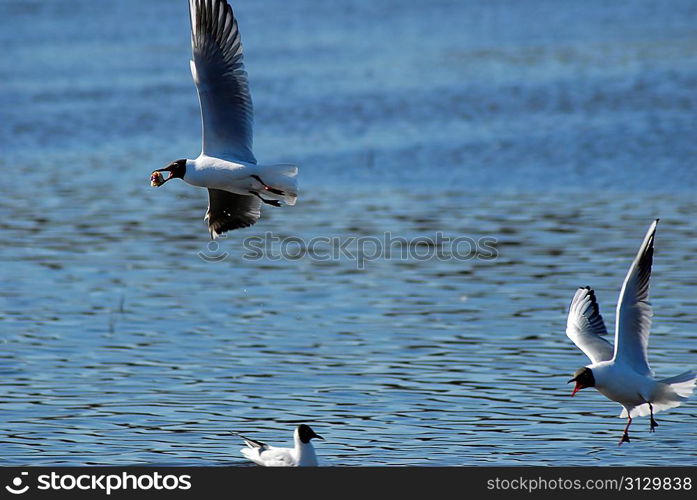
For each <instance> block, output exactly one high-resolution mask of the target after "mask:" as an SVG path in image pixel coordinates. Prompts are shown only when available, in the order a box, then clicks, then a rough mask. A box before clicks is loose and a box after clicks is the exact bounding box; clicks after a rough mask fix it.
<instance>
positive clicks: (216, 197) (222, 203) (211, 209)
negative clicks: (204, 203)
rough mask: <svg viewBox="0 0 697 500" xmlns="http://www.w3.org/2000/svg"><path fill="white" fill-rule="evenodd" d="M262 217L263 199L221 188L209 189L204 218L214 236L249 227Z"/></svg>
mask: <svg viewBox="0 0 697 500" xmlns="http://www.w3.org/2000/svg"><path fill="white" fill-rule="evenodd" d="M259 217H261V200H260V199H259V198H257V197H256V196H252V195H249V196H245V195H243V194H234V193H229V192H227V191H223V190H221V189H209V190H208V211H207V212H206V216H205V217H204V220H206V221H208V230H209V231H210V233H211V236H212V237H213V238H217V237H218V236H220V235H221V234H223V233H224V232H226V231H230V230H231V229H238V228H240V227H249V226H251V225H252V224H254V223H255V222H256V221H258V220H259Z"/></svg>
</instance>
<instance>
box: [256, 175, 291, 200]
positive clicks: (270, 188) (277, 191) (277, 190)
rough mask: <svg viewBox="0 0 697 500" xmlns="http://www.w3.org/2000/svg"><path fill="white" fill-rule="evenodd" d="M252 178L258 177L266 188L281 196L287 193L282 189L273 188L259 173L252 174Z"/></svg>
mask: <svg viewBox="0 0 697 500" xmlns="http://www.w3.org/2000/svg"><path fill="white" fill-rule="evenodd" d="M250 177H251V178H252V179H256V180H257V181H259V182H261V185H262V186H264V189H265V190H266V191H268V192H269V193H273V194H277V195H279V196H283V195H285V194H286V193H284V192H283V191H281V190H280V189H276V188H272V187H271V186H269V185H267V184H266V183H265V182H264V181H262V180H261V177H259V176H258V175H252V176H250Z"/></svg>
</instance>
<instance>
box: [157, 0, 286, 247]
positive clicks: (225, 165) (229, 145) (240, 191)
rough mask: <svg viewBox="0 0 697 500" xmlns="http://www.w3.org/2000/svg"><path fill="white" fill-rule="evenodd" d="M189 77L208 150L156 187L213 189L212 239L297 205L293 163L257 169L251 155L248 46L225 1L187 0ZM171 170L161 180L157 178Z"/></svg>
mask: <svg viewBox="0 0 697 500" xmlns="http://www.w3.org/2000/svg"><path fill="white" fill-rule="evenodd" d="M189 14H190V19H191V47H192V54H193V58H192V60H191V65H190V66H191V75H192V77H193V80H194V83H195V84H196V89H197V91H198V97H199V104H200V106H201V121H202V124H203V127H202V129H203V147H202V150H201V155H200V156H199V157H198V158H196V159H193V160H192V159H181V160H177V161H176V162H172V163H170V164H169V165H168V166H167V167H165V168H162V169H159V170H156V171H155V172H153V176H152V177H151V182H152V185H153V186H161V185H163V184H164V183H165V182H167V181H169V180H170V179H174V178H180V179H182V180H184V181H185V182H187V183H188V184H191V185H192V186H197V187H204V188H208V198H209V203H208V211H207V212H206V216H205V220H207V221H208V229H209V231H210V233H211V236H212V237H213V238H215V237H217V236H219V235H220V234H222V233H224V232H226V231H229V230H232V229H238V228H242V227H248V226H251V225H252V224H254V223H256V221H257V220H258V219H259V217H260V216H261V210H260V208H261V204H262V203H266V204H268V205H273V206H280V204H281V202H283V203H285V204H287V205H294V204H295V201H296V198H297V173H298V169H297V167H295V166H294V165H287V164H280V165H258V164H257V160H256V158H255V157H254V153H253V152H252V128H253V121H254V111H253V106H252V98H251V94H250V92H249V84H248V81H247V72H246V70H245V68H244V54H243V51H242V42H241V38H240V33H239V30H238V26H237V20H236V19H235V17H234V14H233V12H232V9H231V8H230V6H229V5H228V4H227V2H226V1H225V0H189ZM164 171H167V172H169V173H170V175H169V177H167V178H166V179H162V176H161V175H160V174H159V172H164Z"/></svg>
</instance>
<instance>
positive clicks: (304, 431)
mask: <svg viewBox="0 0 697 500" xmlns="http://www.w3.org/2000/svg"><path fill="white" fill-rule="evenodd" d="M238 436H240V437H241V438H242V439H243V440H244V442H245V444H246V445H247V448H242V449H241V450H240V452H241V453H242V454H243V455H244V456H245V457H247V458H248V459H249V460H251V461H252V462H254V463H256V464H258V465H263V466H265V467H316V466H317V455H316V454H315V449H314V447H313V446H312V443H311V440H312V438H319V439H324V438H323V437H322V436H319V435H317V434H315V431H313V430H312V429H311V428H310V426H309V425H305V424H300V425H299V426H298V427H296V428H295V431H294V432H293V438H294V440H295V447H294V448H276V447H274V446H269V445H268V444H266V443H262V442H261V441H256V440H254V439H249V438H246V437H244V436H242V435H239V434H238Z"/></svg>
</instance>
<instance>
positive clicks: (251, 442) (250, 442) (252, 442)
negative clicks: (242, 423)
mask: <svg viewBox="0 0 697 500" xmlns="http://www.w3.org/2000/svg"><path fill="white" fill-rule="evenodd" d="M235 434H237V436H239V437H241V438H242V440H243V441H244V444H246V445H247V446H248V447H249V448H252V449H253V450H259V452H260V453H261V452H262V451H264V450H268V449H269V445H268V444H266V443H264V442H262V441H257V440H256V439H251V438H248V437H244V436H243V435H242V434H238V433H235Z"/></svg>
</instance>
